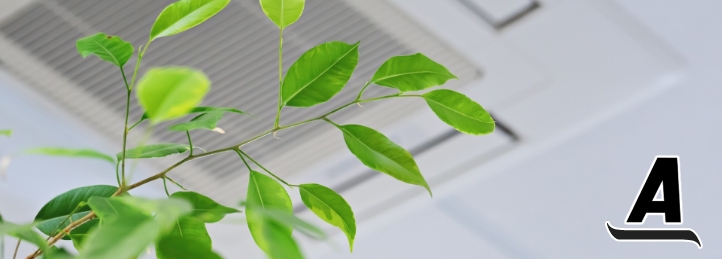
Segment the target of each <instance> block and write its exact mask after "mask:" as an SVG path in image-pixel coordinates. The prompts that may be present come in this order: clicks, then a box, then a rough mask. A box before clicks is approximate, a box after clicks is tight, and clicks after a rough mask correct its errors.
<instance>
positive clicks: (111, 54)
mask: <svg viewBox="0 0 722 259" xmlns="http://www.w3.org/2000/svg"><path fill="white" fill-rule="evenodd" d="M75 46H76V47H77V48H78V52H79V53H80V55H81V56H83V58H85V57H87V56H89V55H96V56H98V57H99V58H100V59H102V60H105V61H108V62H110V63H112V64H114V65H116V66H118V67H123V65H125V63H126V62H128V60H129V59H130V56H132V55H133V51H134V49H133V45H131V44H130V43H129V42H127V41H124V40H123V39H121V38H120V37H118V36H109V35H106V34H105V33H102V32H99V33H96V34H94V35H90V36H87V37H85V38H82V39H79V40H78V41H77V42H76V43H75Z"/></svg>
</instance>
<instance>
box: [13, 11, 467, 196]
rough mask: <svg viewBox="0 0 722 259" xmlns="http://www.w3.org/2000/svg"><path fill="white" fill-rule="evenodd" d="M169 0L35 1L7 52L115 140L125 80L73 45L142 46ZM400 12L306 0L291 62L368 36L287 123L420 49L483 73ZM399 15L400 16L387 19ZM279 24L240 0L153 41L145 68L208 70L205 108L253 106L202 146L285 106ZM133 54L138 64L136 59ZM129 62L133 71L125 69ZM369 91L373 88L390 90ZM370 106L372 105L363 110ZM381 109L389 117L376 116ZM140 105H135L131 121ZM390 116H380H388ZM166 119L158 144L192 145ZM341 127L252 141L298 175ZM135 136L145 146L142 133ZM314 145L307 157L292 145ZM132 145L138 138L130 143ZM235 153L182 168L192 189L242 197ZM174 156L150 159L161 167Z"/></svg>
mask: <svg viewBox="0 0 722 259" xmlns="http://www.w3.org/2000/svg"><path fill="white" fill-rule="evenodd" d="M172 2H173V1H170V0H154V1H144V0H122V1H119V0H94V1H87V0H45V1H33V2H29V3H28V4H27V5H26V6H25V7H23V8H21V9H19V10H18V11H16V12H14V13H12V14H11V15H9V16H7V17H4V18H3V19H2V21H1V22H0V60H2V61H3V63H4V64H5V65H4V67H5V69H7V70H8V71H10V72H11V73H14V74H15V75H16V76H18V78H21V79H23V80H24V81H25V82H27V84H28V85H29V86H30V87H32V88H34V90H36V91H38V92H40V93H42V94H43V95H44V96H46V97H47V99H48V100H52V101H54V102H57V103H58V104H59V105H60V106H61V107H64V108H65V109H67V110H68V111H69V112H71V113H73V114H77V116H79V118H80V119H82V120H83V121H85V122H87V123H88V124H90V125H91V126H92V127H95V128H96V129H97V130H98V131H99V132H101V133H103V134H104V135H106V136H107V137H108V138H111V139H115V140H117V139H119V138H120V133H121V132H120V131H119V130H118V129H121V128H122V125H121V123H122V116H123V112H124V105H125V97H124V95H125V93H124V90H123V89H124V87H123V82H122V78H121V77H120V76H119V75H118V71H117V69H114V67H112V66H111V65H109V64H107V63H105V62H102V61H100V60H98V59H95V58H89V59H86V60H83V59H82V58H81V57H80V55H78V53H77V51H76V50H75V41H76V40H77V39H78V38H81V37H83V36H86V35H89V34H93V33H95V32H98V31H102V32H105V33H108V34H113V35H120V36H121V37H123V38H124V39H125V40H127V41H130V42H131V43H133V44H134V45H135V46H136V47H137V46H140V44H143V43H145V42H146V41H147V37H148V33H149V31H150V28H151V25H152V24H153V22H154V21H155V18H156V16H157V14H158V13H160V11H161V10H162V9H163V8H164V7H165V6H167V5H168V4H170V3H172ZM400 13H401V12H398V11H397V10H394V8H393V7H392V6H390V5H388V4H386V3H385V2H384V1H380V0H374V1H338V0H308V1H307V6H306V8H305V13H304V14H303V16H302V17H301V19H300V20H299V21H298V22H297V23H296V24H294V25H293V26H292V27H291V28H289V29H288V30H287V32H286V34H285V39H284V51H285V53H284V65H285V67H286V68H288V66H290V65H291V64H292V63H293V62H294V61H295V60H296V59H297V58H298V57H299V56H300V55H301V54H302V53H303V52H304V51H305V50H307V49H309V48H311V47H313V46H315V45H317V44H320V43H322V42H326V41H332V40H340V41H345V42H350V43H351V42H356V41H359V40H360V41H361V46H360V48H359V51H360V54H361V55H360V57H361V59H360V61H359V64H358V66H357V68H356V71H355V73H354V75H353V77H352V79H351V80H350V82H349V83H348V85H347V86H346V88H345V89H344V90H343V91H342V92H341V93H339V94H338V95H337V96H336V97H335V98H333V99H332V100H331V101H329V102H328V103H326V104H324V105H319V106H318V107H313V108H307V109H295V108H287V109H284V112H283V116H282V118H281V121H282V124H288V123H292V122H296V121H300V120H304V119H308V118H311V117H313V116H316V115H319V114H322V113H324V112H326V111H328V110H329V109H330V108H333V107H337V106H339V105H340V104H343V103H346V102H349V101H351V100H353V98H355V95H356V94H357V93H358V91H359V90H360V87H361V86H362V85H363V83H364V82H365V81H366V80H368V79H370V78H371V76H372V74H373V72H374V71H375V69H376V68H377V67H378V66H379V65H380V64H381V63H383V62H384V61H385V60H386V59H387V58H389V57H391V56H394V55H402V54H411V53H416V52H423V53H424V54H426V55H428V56H430V57H431V58H433V59H435V60H437V61H438V62H440V63H442V64H444V65H446V66H447V67H448V68H449V69H450V70H451V71H452V72H454V73H455V74H456V75H457V76H458V77H459V78H461V80H458V81H454V82H452V83H450V84H449V85H447V86H448V87H450V88H455V87H459V86H461V85H463V84H465V83H467V82H469V81H472V80H474V79H476V78H477V77H478V76H479V74H480V73H479V69H478V68H477V67H475V66H474V65H472V64H471V63H469V62H468V61H466V60H465V59H464V58H463V57H461V56H460V55H458V54H457V53H455V52H453V51H452V50H451V49H449V48H447V47H445V46H444V45H443V44H441V43H440V42H439V41H437V40H436V39H435V38H433V37H432V36H430V35H429V34H427V33H426V32H425V31H424V30H423V29H420V28H419V27H418V26H417V25H415V24H414V23H412V22H410V21H409V20H408V19H407V18H406V17H404V16H402V15H400ZM388 14H391V15H388ZM277 37H278V31H277V28H275V26H274V25H273V24H272V23H271V22H270V21H268V20H267V19H266V17H265V16H264V15H263V13H262V12H261V10H260V7H259V6H258V1H257V0H236V1H233V2H231V3H230V4H229V5H228V7H227V8H226V9H225V10H224V11H222V12H220V13H219V14H218V15H217V16H215V17H214V18H212V19H210V20H209V21H207V22H206V23H204V24H202V25H200V26H198V28H194V29H191V30H189V31H187V32H184V33H182V34H179V35H177V36H173V37H168V38H162V39H159V40H157V41H154V43H153V44H152V45H151V46H150V49H149V50H148V54H147V55H146V58H145V59H144V60H143V61H144V64H143V66H142V68H141V75H142V74H143V71H145V70H146V69H147V68H149V67H152V66H163V65H182V66H190V67H195V68H199V69H202V70H203V71H205V72H206V73H207V74H208V75H209V77H210V78H211V80H212V81H213V87H212V90H211V91H210V93H209V95H208V97H207V98H206V100H205V101H204V104H206V105H213V106H228V107H234V108H238V109H241V110H244V111H246V112H248V113H250V114H253V115H254V116H255V118H252V117H249V116H237V115H235V114H233V115H230V114H229V115H227V116H226V118H224V119H223V120H222V121H221V123H220V124H219V126H220V127H222V128H223V129H224V130H225V131H226V134H225V135H219V134H217V133H214V132H192V134H193V138H194V143H197V144H198V145H201V147H203V148H205V149H214V148H219V147H223V146H228V145H229V144H231V143H236V142H240V141H242V140H244V139H247V138H249V137H251V136H254V135H256V134H259V133H260V132H263V131H265V130H267V129H269V128H270V127H271V126H272V121H273V116H274V115H275V110H276V98H277V96H276V94H277V89H278V82H277V75H276V73H277V72H276V71H277V67H276V66H277V64H276V60H277V58H276V57H277V40H278V38H277ZM132 62H133V61H132V60H131V61H130V62H129V63H132ZM128 70H130V69H128ZM391 92H392V91H391V89H385V88H382V87H370V88H369V90H368V91H366V94H365V96H375V95H382V94H387V93H391ZM366 106H367V107H366ZM365 107H366V108H364V109H363V110H359V109H354V111H353V112H350V111H345V112H342V113H339V114H338V115H335V116H336V117H335V118H338V119H340V120H344V121H349V120H354V121H356V120H359V122H360V121H363V122H364V123H369V124H371V125H374V126H383V125H390V124H392V123H393V122H394V121H396V120H398V119H399V118H401V117H402V116H405V115H408V114H409V113H412V112H414V111H415V110H417V109H419V108H423V103H422V102H415V103H409V102H403V103H397V102H386V103H379V104H373V105H365ZM380 112H382V113H383V114H384V116H377V117H374V116H371V115H372V114H374V113H376V114H378V113H380ZM141 113H142V111H141V110H140V109H139V108H138V107H137V106H136V107H134V108H133V109H132V110H131V118H133V119H135V120H137V119H138V118H139V117H140V115H141ZM379 117H381V118H379ZM167 126H168V125H167V124H161V125H160V126H158V127H157V128H156V129H155V130H154V133H153V135H152V138H151V140H150V141H151V142H175V143H186V139H185V134H179V133H177V132H169V131H166V130H165V128H166V127H167ZM331 130H332V129H331V128H330V127H328V126H327V125H324V124H322V123H313V124H309V125H304V126H303V127H299V128H297V129H295V130H289V131H283V132H281V133H279V137H281V140H275V139H273V138H264V139H262V140H260V141H258V142H256V143H253V144H250V145H248V146H246V147H245V148H244V149H245V151H247V152H248V153H249V154H251V155H252V156H253V157H254V158H257V159H258V160H260V161H261V162H262V163H264V164H267V165H271V168H272V170H274V171H275V173H277V174H280V175H289V174H292V173H294V172H298V171H301V169H304V168H306V167H308V166H310V165H313V164H314V163H315V162H318V161H319V160H320V159H321V158H323V157H325V156H327V155H328V154H332V153H334V152H337V151H340V150H341V148H342V146H340V145H338V143H336V144H331V142H335V141H337V139H329V138H327V137H326V138H324V137H323V136H328V133H330V132H329V131H331ZM137 132H141V133H140V134H135V135H132V136H131V141H130V142H129V143H139V142H140V141H141V140H142V139H143V136H141V135H142V132H143V130H142V129H141V130H138V131H137ZM307 143H313V147H314V148H313V150H309V151H308V152H305V153H303V154H298V153H294V154H291V153H290V152H288V150H290V149H289V148H288V147H294V146H298V145H301V144H307ZM131 146H132V145H131ZM235 156H236V155H235V154H231V153H226V154H219V155H215V156H211V157H206V158H203V159H199V160H197V161H193V162H191V163H189V164H188V165H184V166H182V167H181V168H178V169H176V171H175V172H174V173H173V175H174V176H175V178H177V180H178V181H180V182H182V183H183V184H185V185H186V187H188V188H191V189H193V190H196V191H199V192H202V193H207V194H209V195H210V196H212V197H214V198H216V199H219V200H220V201H225V202H237V201H238V200H239V199H240V198H241V197H242V196H244V195H243V193H244V191H242V190H243V189H245V188H240V189H239V186H242V185H241V183H242V182H243V180H242V179H241V178H245V177H243V176H245V174H246V171H245V169H244V168H243V167H242V164H241V163H240V161H238V159H237V157H235ZM171 162H172V161H169V160H163V159H160V160H157V161H152V163H154V164H152V165H153V166H155V167H157V168H164V167H165V166H168V165H169V164H170V163H171Z"/></svg>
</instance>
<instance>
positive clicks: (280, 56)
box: [273, 28, 283, 129]
mask: <svg viewBox="0 0 722 259" xmlns="http://www.w3.org/2000/svg"><path fill="white" fill-rule="evenodd" d="M282 87H283V28H281V30H280V32H279V34H278V110H276V120H275V121H274V122H273V128H274V129H278V122H279V121H280V120H281V109H283V98H282V97H281V93H282V91H283V89H282Z"/></svg>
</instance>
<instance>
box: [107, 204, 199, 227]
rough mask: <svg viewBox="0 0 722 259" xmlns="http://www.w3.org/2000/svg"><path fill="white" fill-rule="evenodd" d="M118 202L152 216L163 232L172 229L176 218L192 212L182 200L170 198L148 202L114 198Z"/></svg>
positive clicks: (188, 205)
mask: <svg viewBox="0 0 722 259" xmlns="http://www.w3.org/2000/svg"><path fill="white" fill-rule="evenodd" d="M114 199H119V200H120V201H122V202H124V203H126V204H128V205H130V206H132V207H134V208H137V209H139V210H140V211H143V212H144V213H146V214H149V215H153V218H154V220H155V221H156V222H157V223H158V224H160V226H161V228H162V229H164V230H170V229H172V228H173V227H174V226H175V224H176V221H177V220H178V218H180V217H181V216H184V215H187V214H189V213H191V212H192V211H193V206H192V205H191V204H190V203H189V202H187V201H185V200H183V199H177V198H173V197H170V198H168V199H159V200H149V199H142V198H135V197H130V196H126V197H116V198H114Z"/></svg>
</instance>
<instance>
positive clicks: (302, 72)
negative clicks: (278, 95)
mask: <svg viewBox="0 0 722 259" xmlns="http://www.w3.org/2000/svg"><path fill="white" fill-rule="evenodd" d="M358 45H359V43H358V42H357V43H356V44H353V45H351V44H347V43H345V42H340V41H333V42H326V43H323V44H321V45H318V46H316V47H314V48H312V49H310V50H308V51H306V53H304V54H303V55H301V57H300V58H298V60H297V61H296V63H293V65H291V67H290V68H289V69H288V72H287V73H286V77H285V78H284V80H283V84H282V87H281V91H282V98H283V103H284V104H285V105H287V106H294V107H310V106H314V105H316V104H320V103H323V102H326V101H328V100H329V99H331V97H333V96H334V95H336V94H337V93H338V92H339V91H341V89H343V87H344V86H345V85H346V82H348V80H349V78H351V74H353V71H354V69H355V68H356V64H357V63H358Z"/></svg>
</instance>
